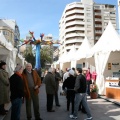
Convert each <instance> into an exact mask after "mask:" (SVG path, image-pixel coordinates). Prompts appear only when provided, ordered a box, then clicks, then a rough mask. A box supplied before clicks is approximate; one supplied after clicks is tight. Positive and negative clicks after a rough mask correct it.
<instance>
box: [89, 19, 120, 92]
mask: <svg viewBox="0 0 120 120" xmlns="http://www.w3.org/2000/svg"><path fill="white" fill-rule="evenodd" d="M112 51H120V38H119V35H118V34H117V32H116V31H115V29H114V27H113V25H112V23H111V22H110V21H109V23H108V26H107V27H106V29H105V31H104V33H103V34H102V36H101V37H100V39H99V40H98V42H97V43H96V44H95V45H94V46H93V48H91V50H90V52H89V54H88V56H87V57H92V56H93V55H94V58H95V65H96V72H97V75H98V76H97V79H96V83H97V85H98V88H99V94H105V76H104V73H105V69H106V64H107V61H108V59H110V57H109V56H110V54H111V52H112Z"/></svg>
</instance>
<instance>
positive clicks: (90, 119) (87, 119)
mask: <svg viewBox="0 0 120 120" xmlns="http://www.w3.org/2000/svg"><path fill="white" fill-rule="evenodd" d="M92 119H93V118H92V117H89V118H86V119H84V120H92Z"/></svg>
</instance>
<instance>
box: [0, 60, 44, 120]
mask: <svg viewBox="0 0 120 120" xmlns="http://www.w3.org/2000/svg"><path fill="white" fill-rule="evenodd" d="M40 86H41V79H40V77H39V75H38V73H37V72H36V70H33V69H32V65H31V63H27V65H26V67H25V69H23V66H21V65H20V64H17V65H16V68H15V70H14V74H13V75H12V76H10V77H9V75H8V73H7V71H6V63H5V62H3V61H1V62H0V115H5V114H6V113H7V112H8V110H5V109H4V108H5V107H4V105H5V104H6V103H8V102H10V101H11V104H12V106H11V118H10V120H20V111H21V105H22V103H23V102H24V100H25V103H26V117H27V120H31V118H32V112H31V105H32V103H33V109H34V116H35V120H42V118H41V117H40V112H39V96H38V93H39V88H40ZM9 90H10V92H9ZM9 93H10V95H9ZM9 96H10V97H9Z"/></svg>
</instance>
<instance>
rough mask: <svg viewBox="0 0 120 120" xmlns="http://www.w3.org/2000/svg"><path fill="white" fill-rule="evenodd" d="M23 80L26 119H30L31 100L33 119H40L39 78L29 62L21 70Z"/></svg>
mask: <svg viewBox="0 0 120 120" xmlns="http://www.w3.org/2000/svg"><path fill="white" fill-rule="evenodd" d="M22 75H23V80H24V88H25V98H26V113H27V120H31V118H32V113H31V101H32V102H33V108H34V115H35V120H42V119H41V118H40V113H39V96H38V93H39V88H40V85H41V79H40V77H39V75H38V74H37V72H36V71H35V70H33V69H32V65H31V63H28V64H27V65H26V68H25V69H24V71H23V74H22Z"/></svg>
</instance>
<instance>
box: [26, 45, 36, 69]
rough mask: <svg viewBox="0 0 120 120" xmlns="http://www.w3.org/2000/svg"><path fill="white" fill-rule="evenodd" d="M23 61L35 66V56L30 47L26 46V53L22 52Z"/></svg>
mask: <svg viewBox="0 0 120 120" xmlns="http://www.w3.org/2000/svg"><path fill="white" fill-rule="evenodd" d="M24 57H25V60H26V61H27V62H29V63H31V64H32V66H33V67H34V66H35V55H34V51H33V47H32V45H29V46H27V49H26V51H25V52H24Z"/></svg>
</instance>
